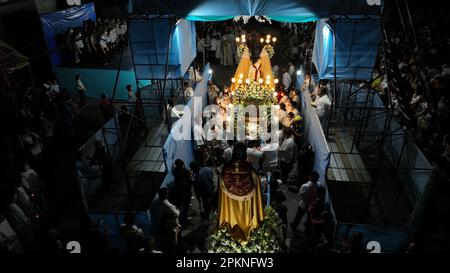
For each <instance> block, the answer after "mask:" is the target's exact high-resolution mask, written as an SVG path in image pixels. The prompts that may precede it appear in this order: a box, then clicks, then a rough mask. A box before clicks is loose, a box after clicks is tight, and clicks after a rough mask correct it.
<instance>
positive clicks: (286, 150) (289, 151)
mask: <svg viewBox="0 0 450 273" xmlns="http://www.w3.org/2000/svg"><path fill="white" fill-rule="evenodd" d="M283 135H284V140H283V142H282V143H281V146H280V148H279V150H278V157H279V161H280V169H281V180H282V181H283V184H287V180H288V176H289V173H290V172H291V169H292V161H293V157H294V151H295V142H294V138H293V137H292V129H290V128H285V129H283Z"/></svg>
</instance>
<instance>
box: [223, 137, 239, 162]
mask: <svg viewBox="0 0 450 273" xmlns="http://www.w3.org/2000/svg"><path fill="white" fill-rule="evenodd" d="M235 143H236V141H234V140H228V148H226V149H225V150H224V151H223V161H224V163H227V162H229V161H231V159H233V150H234V144H235Z"/></svg>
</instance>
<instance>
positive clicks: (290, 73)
mask: <svg viewBox="0 0 450 273" xmlns="http://www.w3.org/2000/svg"><path fill="white" fill-rule="evenodd" d="M288 73H289V76H291V80H292V79H295V66H294V64H293V63H292V62H289V70H288Z"/></svg>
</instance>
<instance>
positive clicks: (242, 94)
mask: <svg viewBox="0 0 450 273" xmlns="http://www.w3.org/2000/svg"><path fill="white" fill-rule="evenodd" d="M273 93H274V91H273V90H272V89H271V88H270V87H269V86H267V85H264V84H261V83H259V82H256V81H253V82H250V83H249V84H241V85H239V86H238V88H237V89H236V90H235V91H234V94H233V100H234V101H237V102H238V103H240V104H244V105H248V104H250V103H251V102H253V103H256V101H258V103H257V104H261V103H263V104H274V103H276V101H275V97H274V95H273Z"/></svg>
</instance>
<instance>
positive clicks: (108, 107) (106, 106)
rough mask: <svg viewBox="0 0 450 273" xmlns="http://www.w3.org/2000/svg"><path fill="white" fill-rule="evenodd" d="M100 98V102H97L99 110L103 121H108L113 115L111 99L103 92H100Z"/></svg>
mask: <svg viewBox="0 0 450 273" xmlns="http://www.w3.org/2000/svg"><path fill="white" fill-rule="evenodd" d="M100 98H101V99H100V102H99V103H98V105H99V107H100V112H101V113H102V116H103V118H104V120H105V122H108V121H109V120H110V119H111V118H112V117H113V116H114V109H113V106H112V104H111V101H110V100H109V98H108V97H106V95H105V94H102V95H101V96H100Z"/></svg>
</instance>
